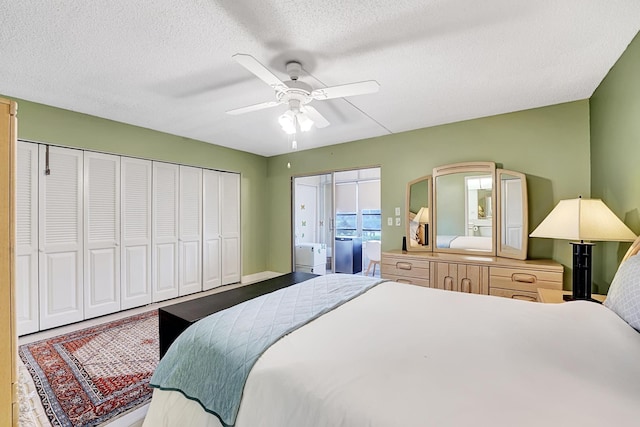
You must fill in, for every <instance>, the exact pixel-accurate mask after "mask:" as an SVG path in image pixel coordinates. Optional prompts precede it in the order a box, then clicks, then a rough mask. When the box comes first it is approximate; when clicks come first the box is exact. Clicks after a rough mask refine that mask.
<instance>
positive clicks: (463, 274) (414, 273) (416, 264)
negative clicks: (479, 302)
mask: <svg viewBox="0 0 640 427" xmlns="http://www.w3.org/2000/svg"><path fill="white" fill-rule="evenodd" d="M381 272H382V277H383V278H385V279H389V280H395V281H396V282H401V283H410V284H414V285H419V286H426V287H429V288H437V289H446V290H451V291H458V292H468V293H475V294H485V295H495V296H500V297H506V298H515V299H522V300H527V301H538V292H537V290H538V288H547V289H557V290H561V289H562V274H563V266H562V264H559V263H557V262H555V261H553V260H546V259H541V260H523V261H522V260H515V259H508V258H499V257H493V256H473V255H460V254H449V253H439V252H403V251H400V250H395V251H389V252H383V253H382V262H381Z"/></svg>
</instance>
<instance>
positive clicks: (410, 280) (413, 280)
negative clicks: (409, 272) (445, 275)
mask: <svg viewBox="0 0 640 427" xmlns="http://www.w3.org/2000/svg"><path fill="white" fill-rule="evenodd" d="M383 277H384V278H385V279H389V280H393V281H394V282H398V283H406V284H409V285H417V286H424V287H425V288H428V287H429V279H428V278H427V279H424V278H418V277H403V276H395V275H393V274H386V275H383Z"/></svg>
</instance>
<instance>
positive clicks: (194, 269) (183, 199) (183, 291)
mask: <svg viewBox="0 0 640 427" xmlns="http://www.w3.org/2000/svg"><path fill="white" fill-rule="evenodd" d="M179 218H180V230H179V233H180V237H179V242H178V246H179V250H180V259H179V269H178V271H179V274H180V281H179V295H180V296H182V295H188V294H192V293H194V292H199V291H201V290H202V169H200V168H193V167H189V166H180V212H179Z"/></svg>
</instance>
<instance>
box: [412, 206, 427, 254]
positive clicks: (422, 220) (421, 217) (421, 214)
mask: <svg viewBox="0 0 640 427" xmlns="http://www.w3.org/2000/svg"><path fill="white" fill-rule="evenodd" d="M414 221H417V222H418V224H420V225H423V227H424V236H421V237H422V244H423V245H426V244H427V240H428V239H429V208H425V207H421V208H420V210H419V211H418V213H417V214H416V217H415V218H414Z"/></svg>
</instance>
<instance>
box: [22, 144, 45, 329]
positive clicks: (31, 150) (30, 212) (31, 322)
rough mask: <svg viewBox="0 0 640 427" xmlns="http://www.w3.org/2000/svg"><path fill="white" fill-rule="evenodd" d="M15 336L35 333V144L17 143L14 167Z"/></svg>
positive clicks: (36, 252)
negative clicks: (16, 317) (16, 158)
mask: <svg viewBox="0 0 640 427" xmlns="http://www.w3.org/2000/svg"><path fill="white" fill-rule="evenodd" d="M16 189H17V194H16V290H17V295H16V309H17V312H18V314H17V316H18V335H24V334H30V333H32V332H36V331H38V329H39V327H40V325H39V316H38V144H32V143H29V142H22V141H18V162H17V167H16Z"/></svg>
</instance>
